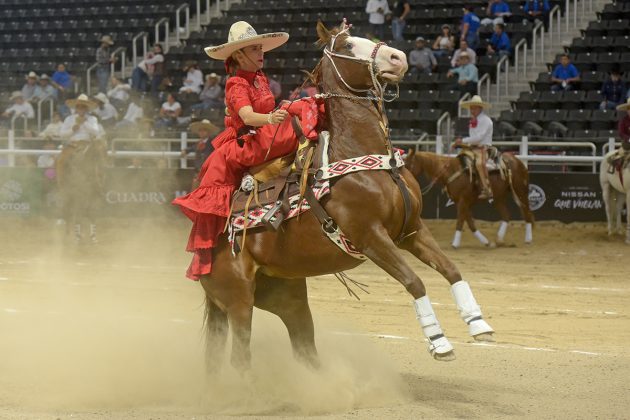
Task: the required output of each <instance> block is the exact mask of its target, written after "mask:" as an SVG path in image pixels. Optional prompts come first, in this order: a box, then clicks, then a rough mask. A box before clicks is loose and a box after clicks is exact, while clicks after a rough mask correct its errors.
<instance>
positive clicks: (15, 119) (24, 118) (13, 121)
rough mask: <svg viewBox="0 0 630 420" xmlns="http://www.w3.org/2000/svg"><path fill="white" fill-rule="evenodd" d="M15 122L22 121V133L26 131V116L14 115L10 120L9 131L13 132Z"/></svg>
mask: <svg viewBox="0 0 630 420" xmlns="http://www.w3.org/2000/svg"><path fill="white" fill-rule="evenodd" d="M17 120H22V121H24V128H23V129H24V131H26V130H28V118H27V117H26V115H24V114H20V115H14V116H13V118H11V131H13V132H15V124H16V122H17Z"/></svg>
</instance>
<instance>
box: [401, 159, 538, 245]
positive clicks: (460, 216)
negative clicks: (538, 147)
mask: <svg viewBox="0 0 630 420" xmlns="http://www.w3.org/2000/svg"><path fill="white" fill-rule="evenodd" d="M501 159H503V162H505V165H506V167H507V169H508V174H507V177H506V178H505V179H504V178H502V177H501V175H500V173H499V171H490V172H489V180H490V187H491V189H492V195H493V204H494V207H495V208H496V209H497V211H498V212H499V215H500V216H501V224H500V226H499V230H498V232H497V244H500V245H501V244H503V241H504V238H505V233H506V232H507V228H508V223H509V221H510V212H509V210H508V207H507V199H508V196H510V195H511V196H512V198H513V199H514V202H515V203H516V205H517V206H518V207H519V209H520V210H521V215H522V216H523V219H524V220H525V243H528V244H529V243H531V242H532V239H533V238H532V226H533V224H534V215H533V213H532V211H531V210H530V209H529V171H528V170H527V167H525V165H524V164H523V162H521V161H520V160H518V159H517V158H516V157H515V156H514V155H512V154H509V153H504V154H502V155H501ZM470 165H471V166H473V168H474V165H473V164H472V162H471V164H470ZM405 166H406V167H407V169H409V170H410V171H411V173H413V174H414V175H415V176H416V177H418V176H420V175H421V174H424V175H426V176H427V177H428V178H429V179H431V180H432V181H431V182H432V184H433V183H438V184H441V185H443V186H444V187H445V188H446V191H447V193H448V196H449V197H450V198H451V199H452V200H453V201H454V202H455V205H456V206H457V224H456V228H455V229H456V230H455V237H454V238H453V243H452V246H453V248H459V246H460V243H461V235H462V228H463V227H464V222H466V223H467V224H468V227H469V228H470V231H471V232H473V234H474V235H475V237H476V238H477V239H478V240H479V241H480V242H481V243H482V244H484V245H486V246H489V245H490V241H488V239H487V238H486V237H485V236H484V235H483V233H481V232H480V231H479V230H477V226H476V225H475V220H474V219H473V217H472V207H473V206H474V205H475V203H477V202H478V201H479V193H480V191H481V190H480V188H479V184H478V182H476V180H475V178H473V179H472V180H471V179H470V176H469V172H468V170H466V168H464V167H463V166H462V163H461V161H460V159H459V158H457V157H450V156H441V155H436V154H435V153H430V152H417V153H416V152H415V151H414V150H411V151H410V152H409V153H408V154H407V158H406V159H405ZM473 170H474V169H473ZM476 176H477V175H476V174H475V177H476Z"/></svg>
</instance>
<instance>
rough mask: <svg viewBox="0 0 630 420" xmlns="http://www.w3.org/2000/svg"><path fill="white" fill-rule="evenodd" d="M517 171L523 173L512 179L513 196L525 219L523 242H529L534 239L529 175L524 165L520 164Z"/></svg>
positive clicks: (514, 171)
mask: <svg viewBox="0 0 630 420" xmlns="http://www.w3.org/2000/svg"><path fill="white" fill-rule="evenodd" d="M521 165H522V164H521ZM516 172H517V171H516V170H513V173H516ZM518 173H523V175H522V177H520V178H519V179H512V188H513V190H512V191H513V193H514V195H513V198H514V201H515V202H516V204H517V205H518V207H519V208H520V209H521V215H522V216H523V219H524V220H525V243H526V244H531V243H532V241H533V240H534V237H533V231H532V229H533V226H534V213H532V211H531V209H530V208H529V177H528V176H527V169H526V168H525V166H524V165H522V171H518ZM512 176H514V175H512Z"/></svg>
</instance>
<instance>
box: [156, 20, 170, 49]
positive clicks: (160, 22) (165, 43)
mask: <svg viewBox="0 0 630 420" xmlns="http://www.w3.org/2000/svg"><path fill="white" fill-rule="evenodd" d="M162 25H164V29H165V30H164V41H163V42H160V27H161V26H162ZM169 31H170V24H169V22H168V18H162V19H160V20H158V21H157V22H156V23H155V43H156V44H162V52H163V53H164V54H166V53H167V52H168V49H169V45H168V42H169Z"/></svg>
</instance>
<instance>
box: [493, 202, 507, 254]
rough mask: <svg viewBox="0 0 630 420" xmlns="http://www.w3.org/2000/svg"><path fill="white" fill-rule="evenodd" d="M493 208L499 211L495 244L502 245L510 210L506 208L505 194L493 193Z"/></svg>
mask: <svg viewBox="0 0 630 420" xmlns="http://www.w3.org/2000/svg"><path fill="white" fill-rule="evenodd" d="M493 204H494V208H495V209H497V211H498V212H499V216H500V217H501V223H500V224H499V230H498V231H497V244H500V245H503V244H504V243H505V234H506V233H507V228H508V224H509V223H510V212H509V210H508V208H507V202H506V199H505V195H503V194H494V203H493Z"/></svg>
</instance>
